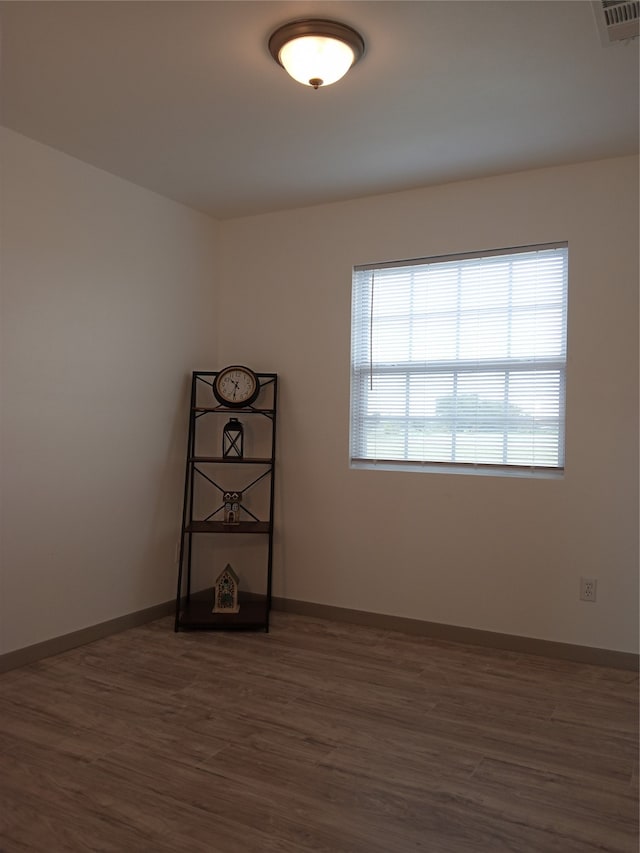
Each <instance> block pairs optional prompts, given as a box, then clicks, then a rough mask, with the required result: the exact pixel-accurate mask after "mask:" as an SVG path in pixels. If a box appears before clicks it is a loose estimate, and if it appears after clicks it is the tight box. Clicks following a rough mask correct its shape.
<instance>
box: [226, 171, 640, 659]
mask: <svg viewBox="0 0 640 853" xmlns="http://www.w3.org/2000/svg"><path fill="white" fill-rule="evenodd" d="M637 170H638V163H637V158H622V159H617V160H609V161H601V162H594V163H587V164H581V165H573V166H568V167H562V168H554V169H545V170H539V171H531V172H526V173H521V174H515V175H507V176H502V177H496V178H492V179H486V180H478V181H473V182H464V183H457V184H449V185H446V186H442V187H437V188H433V189H424V190H416V191H411V192H405V193H398V194H393V195H387V196H379V197H373V198H368V199H361V200H356V201H352V202H346V203H339V204H332V205H324V206H319V207H315V208H308V209H304V210H295V211H287V212H281V213H274V214H269V215H265V216H258V217H251V218H247V219H239V220H234V221H229V222H226V223H222V226H221V236H222V238H223V242H222V246H224V253H225V254H224V259H223V270H224V273H223V275H222V277H221V282H220V283H221V288H220V294H219V300H220V313H221V316H222V317H227V318H228V319H226V320H225V321H224V322H223V323H221V325H220V327H219V342H220V343H219V353H220V357H221V359H222V361H223V362H225V363H233V362H234V361H240V362H241V363H247V364H249V365H250V366H252V367H254V368H255V369H257V370H265V371H277V372H278V373H279V374H280V375H281V395H280V407H281V418H280V423H279V427H278V429H279V454H280V456H279V465H278V477H279V479H278V480H277V482H276V491H277V501H278V531H279V532H278V537H277V550H276V560H275V566H274V572H275V575H274V594H275V595H278V596H286V597H288V598H293V599H301V600H306V601H313V602H319V603H324V604H330V605H336V606H341V607H347V608H356V609H361V610H367V611H374V612H380V613H387V614H394V615H399V616H406V617H413V618H417V619H425V620H432V621H436V622H442V623H447V624H454V625H463V626H468V627H473V628H479V629H485V630H491V631H499V632H506V633H510V634H519V635H524V636H529V637H536V638H543V639H548V640H555V641H560V642H568V643H577V644H582V645H587V646H595V647H601V648H609V649H616V650H621V651H637V640H638V204H637V203H638V171H637ZM557 240H568V241H569V269H570V272H569V277H570V280H569V333H568V334H569V359H568V390H567V454H566V474H565V476H564V478H563V479H562V480H531V479H514V478H498V477H477V476H468V475H466V476H465V475H451V474H449V475H447V474H424V473H423V474H413V473H405V472H402V473H395V472H378V471H352V470H350V469H349V464H348V430H349V351H350V308H351V306H350V294H351V268H352V266H353V265H354V264H362V263H368V262H374V261H385V260H397V259H403V258H414V257H423V256H430V255H440V254H446V253H451V252H467V251H472V250H482V249H491V248H497V247H509V246H520V245H528V244H535V243H545V242H552V241H557ZM398 495H401V497H400V498H398ZM580 575H584V576H587V577H595V578H597V579H598V601H597V603H596V604H585V603H583V602H580V601H579V600H578V585H579V577H580Z"/></svg>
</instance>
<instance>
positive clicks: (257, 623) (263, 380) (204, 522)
mask: <svg viewBox="0 0 640 853" xmlns="http://www.w3.org/2000/svg"><path fill="white" fill-rule="evenodd" d="M217 375H218V371H194V373H193V374H192V381H191V402H190V416H189V433H188V439H187V454H186V469H185V481H184V500H183V511H182V528H181V535H180V551H179V562H178V585H177V593H176V616H175V630H176V631H179V630H180V629H184V630H229V629H234V630H256V629H264V630H265V631H268V630H269V613H270V610H271V581H272V572H273V507H274V489H275V454H276V407H277V388H278V376H277V374H276V373H257V377H258V380H259V382H260V395H259V397H258V399H257V401H256V405H252V406H244V407H242V408H231V407H227V406H222V405H212V406H208V405H206V406H201V405H197V399H198V391H199V390H200V387H201V386H200V385H199V383H204V384H206V385H209V386H211V388H213V381H214V379H215V377H216V376H217ZM265 399H266V400H267V401H268V403H269V404H268V405H267V406H261V405H259V403H260V401H261V400H263V401H264V400H265ZM219 414H223V415H226V416H228V415H229V414H233V415H238V414H245V415H258V416H263V417H265V418H267V419H268V420H269V421H270V422H271V424H270V444H271V456H269V457H265V456H261V457H253V458H252V457H242V458H235V457H223V456H208V455H207V456H204V455H196V453H195V444H196V431H197V422H198V421H199V419H200V418H202V417H208V416H215V415H219ZM265 449H266V448H265ZM218 465H223V466H225V467H226V466H229V465H238V466H246V465H251V466H263V467H264V468H265V470H264V471H262V472H261V473H259V474H258V476H256V477H254V478H253V479H251V480H250V482H248V483H247V485H246V486H244V488H243V489H237V491H242V493H243V495H244V494H246V492H248V491H249V490H250V489H252V488H253V487H254V486H255V485H257V484H258V483H259V482H262V481H263V480H265V479H266V478H268V480H269V497H268V519H266V520H265V519H260V518H258V517H257V516H256V515H255V514H254V513H253V512H252V511H251V510H250V509H249V508H248V507H247V506H246V505H244V504H243V503H242V502H241V503H240V508H241V510H242V511H243V513H244V514H245V515H246V516H248V518H245V519H243V520H242V521H239V522H236V523H234V524H226V523H224V522H223V521H221V520H218V519H216V518H215V516H216V515H218V514H219V513H221V512H222V511H223V509H224V503H222V504H220V505H219V506H216V507H215V508H214V509H213V510H212V511H211V512H210V513H209V514H208V515H207V516H206V517H205V518H202V519H194V517H193V513H194V492H195V484H196V482H197V480H198V478H202V479H203V480H205V481H207V482H208V483H209V484H210V485H211V486H213V487H214V488H215V489H216V490H218V491H219V492H221V493H224V492H226V491H228V489H225V488H224V487H223V486H222V485H221V484H220V483H219V482H217V481H216V479H214V477H215V476H217V475H215V474H214V472H215V470H216V467H217V466H218ZM204 466H208V467H209V468H210V469H211V471H208V472H207V471H205V470H203V467H204ZM247 473H249V472H247ZM229 533H232V534H261V535H264V536H265V537H266V540H267V555H266V582H265V594H264V595H258V596H256V595H251V594H249V595H248V596H247V595H245V596H244V597H241V600H242V603H241V609H240V613H238V614H217V613H216V614H214V613H212V612H211V605H210V603H208V602H207V601H203V600H202V595H201V594H199V593H192V590H191V578H192V568H193V567H192V553H193V549H192V545H193V539H192V537H193V536H194V535H198V534H223V535H224V534H229Z"/></svg>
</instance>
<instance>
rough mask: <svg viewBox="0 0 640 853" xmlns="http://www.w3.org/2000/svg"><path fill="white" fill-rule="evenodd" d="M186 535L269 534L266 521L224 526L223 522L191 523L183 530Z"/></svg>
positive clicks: (242, 522)
mask: <svg viewBox="0 0 640 853" xmlns="http://www.w3.org/2000/svg"><path fill="white" fill-rule="evenodd" d="M185 530H186V532H187V533H269V530H270V526H269V522H268V521H241V522H240V523H239V524H225V523H224V522H223V521H192V522H191V523H190V524H188V525H187V527H186V528H185Z"/></svg>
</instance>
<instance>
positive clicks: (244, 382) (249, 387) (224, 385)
mask: <svg viewBox="0 0 640 853" xmlns="http://www.w3.org/2000/svg"><path fill="white" fill-rule="evenodd" d="M259 393H260V383H259V382H258V377H257V376H256V374H255V373H254V372H253V370H249V368H248V367H243V366H242V365H240V364H232V365H230V366H229V367H225V368H223V369H222V370H221V371H220V373H218V375H217V376H216V378H215V379H214V380H213V395H214V397H215V398H216V400H217V401H218V402H219V403H221V404H222V405H223V406H229V407H230V408H232V409H233V408H241V407H242V406H250V405H251V404H252V403H253V402H254V400H255V399H256V397H257V396H258V394H259Z"/></svg>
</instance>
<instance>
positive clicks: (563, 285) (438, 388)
mask: <svg viewBox="0 0 640 853" xmlns="http://www.w3.org/2000/svg"><path fill="white" fill-rule="evenodd" d="M567 263H568V258H567V245H566V244H565V243H562V244H553V245H545V246H534V247H526V248H522V249H510V250H504V251H502V250H500V251H494V252H486V253H483V254H479V255H459V256H452V257H446V258H432V259H423V260H417V261H403V262H398V263H385V264H379V265H370V266H369V265H368V266H362V267H356V268H355V269H354V274H353V302H352V365H351V459H352V463H353V464H356V465H357V464H358V463H372V462H378V463H395V464H397V466H398V467H400V466H401V465H405V464H415V463H433V464H437V463H441V464H445V465H446V464H449V465H455V466H460V465H471V466H485V465H486V466H490V467H491V468H496V467H503V466H505V467H508V468H524V469H527V470H531V469H538V468H539V469H552V470H562V469H563V467H564V411H565V373H566V337H567V335H566V328H567Z"/></svg>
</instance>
